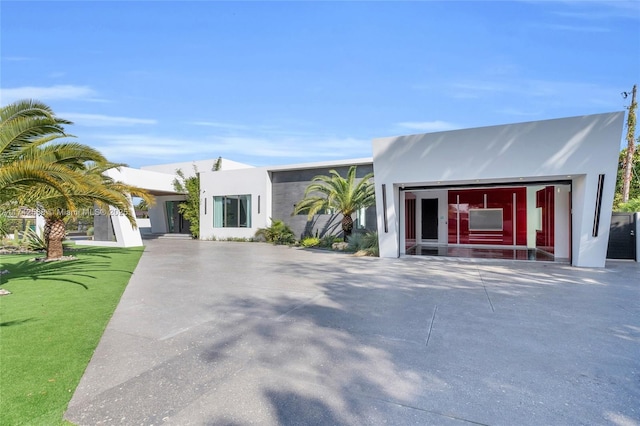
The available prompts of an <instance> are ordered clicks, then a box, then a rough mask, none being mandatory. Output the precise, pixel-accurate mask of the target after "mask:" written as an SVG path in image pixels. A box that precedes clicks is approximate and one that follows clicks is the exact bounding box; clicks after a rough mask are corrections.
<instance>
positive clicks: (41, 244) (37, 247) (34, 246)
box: [21, 226, 47, 251]
mask: <svg viewBox="0 0 640 426" xmlns="http://www.w3.org/2000/svg"><path fill="white" fill-rule="evenodd" d="M21 243H22V245H23V246H26V247H27V248H28V249H29V250H32V251H44V250H46V249H47V244H46V243H45V241H44V238H43V237H42V235H39V234H38V233H37V232H36V231H34V230H33V229H31V227H29V226H27V228H26V229H25V230H24V233H23V234H22V241H21Z"/></svg>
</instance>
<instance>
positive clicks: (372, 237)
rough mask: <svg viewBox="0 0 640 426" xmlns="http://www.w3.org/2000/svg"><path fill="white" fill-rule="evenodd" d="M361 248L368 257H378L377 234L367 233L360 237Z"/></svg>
mask: <svg viewBox="0 0 640 426" xmlns="http://www.w3.org/2000/svg"><path fill="white" fill-rule="evenodd" d="M362 246H363V249H364V250H366V252H367V254H368V255H369V256H379V255H380V249H379V246H378V233H377V232H367V233H366V234H364V237H362Z"/></svg>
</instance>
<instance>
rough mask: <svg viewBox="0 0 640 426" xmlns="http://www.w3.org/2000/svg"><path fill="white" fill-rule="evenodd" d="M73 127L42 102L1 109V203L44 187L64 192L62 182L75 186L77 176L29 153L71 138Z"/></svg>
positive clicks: (27, 102) (29, 101)
mask: <svg viewBox="0 0 640 426" xmlns="http://www.w3.org/2000/svg"><path fill="white" fill-rule="evenodd" d="M66 124H71V122H70V121H67V120H63V119H61V118H58V117H56V116H55V115H54V114H53V111H52V110H51V108H50V107H49V106H47V105H45V104H43V103H41V102H37V101H31V100H24V101H17V102H14V103H12V104H9V105H7V106H4V107H1V108H0V204H3V203H5V202H7V201H9V200H15V198H16V196H17V195H19V194H21V193H25V192H28V188H29V187H30V186H31V185H32V184H42V185H46V186H48V187H51V188H53V189H56V190H58V191H59V192H60V193H63V191H62V187H61V183H62V182H66V183H73V182H74V180H75V177H76V176H74V174H73V173H70V171H69V170H68V169H67V168H66V167H64V166H62V165H59V164H51V163H48V162H46V161H43V160H42V159H40V158H37V157H35V156H30V158H28V159H27V158H25V152H26V151H28V150H33V149H35V148H37V147H39V146H41V145H44V144H46V143H48V142H51V141H53V140H55V139H58V138H63V137H71V135H68V134H66V133H65V131H64V127H63V126H64V125H66Z"/></svg>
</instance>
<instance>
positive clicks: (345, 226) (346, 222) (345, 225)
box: [342, 215, 353, 241]
mask: <svg viewBox="0 0 640 426" xmlns="http://www.w3.org/2000/svg"><path fill="white" fill-rule="evenodd" d="M352 230H353V219H351V215H344V216H343V218H342V235H343V239H344V241H347V238H348V237H349V236H351V231H352Z"/></svg>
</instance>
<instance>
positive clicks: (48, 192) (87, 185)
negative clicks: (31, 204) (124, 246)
mask: <svg viewBox="0 0 640 426" xmlns="http://www.w3.org/2000/svg"><path fill="white" fill-rule="evenodd" d="M87 148H89V147H87ZM91 149H92V148H89V150H91ZM120 166H122V165H121V164H114V163H110V162H107V161H105V162H100V163H95V162H85V163H79V164H74V166H73V167H74V168H75V170H74V171H75V172H76V173H78V174H80V175H81V179H79V180H78V182H79V183H77V184H74V185H69V186H66V185H65V186H64V191H65V192H66V194H67V195H68V196H63V195H61V194H60V193H59V192H57V191H56V190H52V189H51V188H48V187H44V186H41V187H40V188H39V189H38V190H36V191H34V193H33V195H32V196H31V198H32V199H37V205H38V207H39V209H40V210H41V211H42V212H43V216H44V219H45V226H44V240H45V243H46V245H47V259H58V258H60V257H62V256H63V246H62V241H63V240H64V237H65V234H66V220H67V219H68V218H69V217H70V216H72V215H74V214H77V212H78V211H79V209H85V210H86V211H90V210H91V209H93V208H94V206H97V207H99V208H100V210H102V211H113V209H115V210H117V211H118V213H119V214H123V215H125V216H126V217H127V219H128V220H129V223H131V226H133V227H134V228H135V227H136V226H137V225H136V219H135V211H134V209H133V207H132V204H131V198H130V197H131V196H136V197H140V198H142V199H143V200H144V201H145V202H147V203H148V204H153V199H152V197H151V196H150V195H149V193H148V192H147V191H145V190H143V189H141V188H138V187H135V186H132V185H127V184H124V183H121V182H117V181H114V180H113V179H112V178H111V177H109V176H108V175H107V173H106V172H107V171H108V170H110V169H114V168H118V167H120ZM68 199H70V200H71V203H72V204H71V203H69V202H68Z"/></svg>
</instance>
